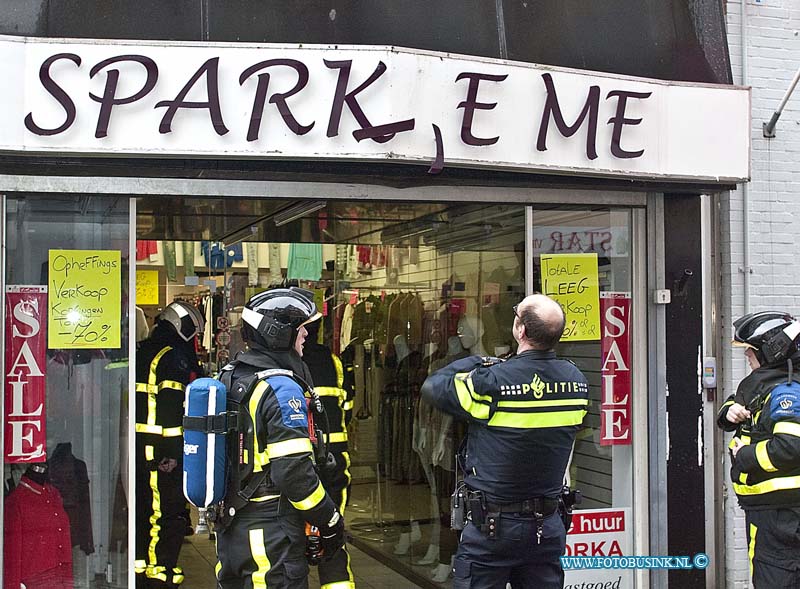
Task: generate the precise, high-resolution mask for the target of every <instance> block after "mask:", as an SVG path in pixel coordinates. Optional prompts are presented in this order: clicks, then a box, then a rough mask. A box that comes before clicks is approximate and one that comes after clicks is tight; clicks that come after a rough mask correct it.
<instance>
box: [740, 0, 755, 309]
mask: <svg viewBox="0 0 800 589" xmlns="http://www.w3.org/2000/svg"><path fill="white" fill-rule="evenodd" d="M741 7H742V9H741V23H740V25H741V33H740V39H741V44H742V80H741V84H742V86H746V85H747V0H741ZM748 132H749V130H748ZM751 169H752V167H751ZM749 192H750V191H749V190H748V189H747V182H742V266H743V268H742V273H743V274H744V282H743V285H742V290H743V291H744V292H743V297H744V300H743V301H742V302H743V306H744V313H743V314H745V315H746V314H747V313H749V312H750V273H751V270H750V235H749V229H750V194H749Z"/></svg>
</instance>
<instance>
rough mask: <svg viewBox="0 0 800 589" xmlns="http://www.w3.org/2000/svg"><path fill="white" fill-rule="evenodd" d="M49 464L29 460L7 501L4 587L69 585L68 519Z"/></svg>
mask: <svg viewBox="0 0 800 589" xmlns="http://www.w3.org/2000/svg"><path fill="white" fill-rule="evenodd" d="M48 479H49V477H48V471H47V465H46V464H45V463H36V464H31V465H30V466H29V467H28V469H27V470H26V471H25V474H24V475H23V476H22V478H21V479H20V482H19V485H18V486H17V487H16V488H15V489H14V490H13V491H12V492H11V494H9V496H8V497H7V498H6V501H5V520H4V522H3V532H4V534H5V536H4V538H5V543H4V559H3V587H7V588H8V589H20V587H22V586H23V584H24V586H25V587H26V588H27V589H71V588H72V586H73V579H72V544H71V541H70V524H69V518H68V516H67V513H66V512H65V511H64V506H63V503H62V500H61V495H60V494H59V492H58V490H57V489H56V488H55V487H54V486H53V485H51V484H50V483H49V480H48Z"/></svg>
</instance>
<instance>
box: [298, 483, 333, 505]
mask: <svg viewBox="0 0 800 589" xmlns="http://www.w3.org/2000/svg"><path fill="white" fill-rule="evenodd" d="M323 499H325V488H324V487H323V486H322V483H319V484H318V485H317V488H316V489H315V490H314V492H313V493H311V495H309V496H308V497H306V498H305V499H301V500H300V501H291V500H290V501H289V503H291V504H292V505H294V507H295V509H299V510H300V511H308V510H309V509H313V508H315V507H316V506H317V505H319V504H320V502H321V501H322V500H323Z"/></svg>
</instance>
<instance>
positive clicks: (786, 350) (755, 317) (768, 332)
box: [733, 311, 800, 366]
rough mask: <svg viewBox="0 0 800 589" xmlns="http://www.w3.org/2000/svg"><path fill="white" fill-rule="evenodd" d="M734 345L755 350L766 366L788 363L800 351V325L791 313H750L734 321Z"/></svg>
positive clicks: (759, 359) (760, 360) (757, 356)
mask: <svg viewBox="0 0 800 589" xmlns="http://www.w3.org/2000/svg"><path fill="white" fill-rule="evenodd" d="M733 328H734V333H733V344H734V345H735V346H742V347H746V348H750V349H752V350H753V351H754V352H755V354H756V359H758V361H759V363H761V364H762V365H765V366H766V365H773V364H779V363H781V362H785V361H786V360H787V359H788V358H790V357H791V356H792V355H793V354H794V353H795V352H796V351H797V342H796V340H797V336H798V334H800V322H798V321H795V319H794V317H792V316H791V315H790V314H789V313H784V312H781V311H761V312H759V313H748V314H747V315H744V316H743V317H740V318H739V319H737V320H736V321H734V322H733Z"/></svg>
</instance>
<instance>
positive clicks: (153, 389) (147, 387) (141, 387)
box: [136, 380, 186, 395]
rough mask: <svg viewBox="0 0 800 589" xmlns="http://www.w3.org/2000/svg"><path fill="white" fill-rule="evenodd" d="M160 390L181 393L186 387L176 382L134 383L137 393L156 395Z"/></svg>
mask: <svg viewBox="0 0 800 589" xmlns="http://www.w3.org/2000/svg"><path fill="white" fill-rule="evenodd" d="M162 389H178V390H179V391H181V392H183V391H185V390H186V386H184V385H183V384H181V383H179V382H178V381H177V380H162V381H161V382H160V383H158V384H144V383H141V382H137V383H136V392H137V393H152V394H154V395H156V394H158V393H159V391H161V390H162Z"/></svg>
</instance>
